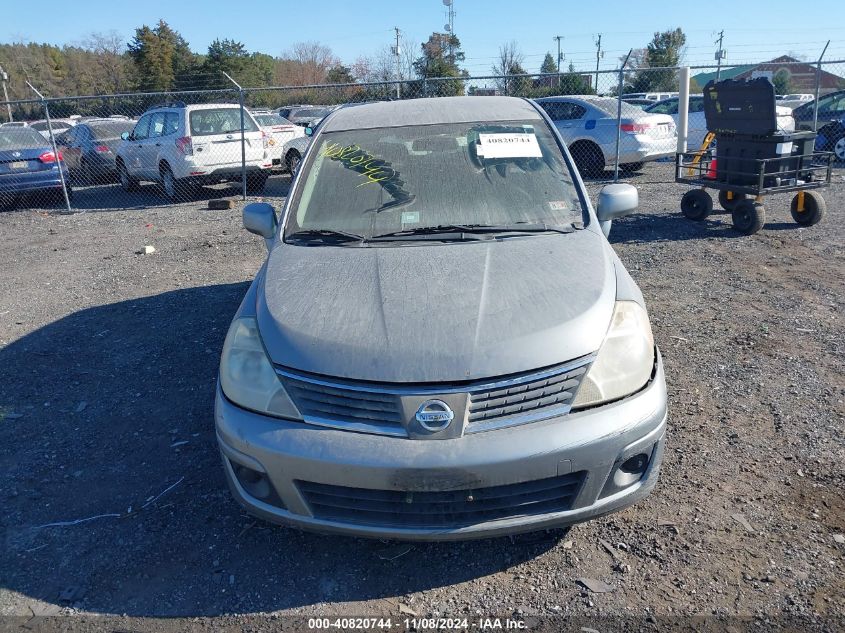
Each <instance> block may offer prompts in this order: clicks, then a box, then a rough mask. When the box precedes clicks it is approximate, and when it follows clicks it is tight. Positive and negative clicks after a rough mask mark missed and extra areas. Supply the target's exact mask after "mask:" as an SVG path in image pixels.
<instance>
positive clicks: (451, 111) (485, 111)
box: [323, 96, 542, 132]
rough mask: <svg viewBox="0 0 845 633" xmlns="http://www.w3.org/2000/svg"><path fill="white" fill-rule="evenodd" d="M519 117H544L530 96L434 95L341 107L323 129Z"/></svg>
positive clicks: (326, 130) (539, 118)
mask: <svg viewBox="0 0 845 633" xmlns="http://www.w3.org/2000/svg"><path fill="white" fill-rule="evenodd" d="M517 119H537V120H542V117H541V115H540V113H539V112H537V110H536V109H535V108H534V106H533V105H532V104H531V103H530V102H529V101H528V100H527V99H520V98H517V97H480V96H476V97H432V98H425V99H406V100H403V101H378V102H375V103H366V104H362V105H354V106H346V107H343V108H339V109H337V110H335V111H334V112H333V113H332V114H330V115H329V116H328V117H327V118H326V120H325V122H324V123H323V131H324V132H336V131H340V130H363V129H368V128H383V127H400V126H404V125H434V124H437V123H474V122H478V121H512V120H517Z"/></svg>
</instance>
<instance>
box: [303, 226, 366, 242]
mask: <svg viewBox="0 0 845 633" xmlns="http://www.w3.org/2000/svg"><path fill="white" fill-rule="evenodd" d="M286 238H287V239H288V240H294V241H301V242H322V243H323V244H342V243H344V242H363V241H364V238H363V237H362V236H360V235H357V234H355V233H347V232H346V231H337V230H335V229H303V230H301V231H295V232H294V233H291V234H290V235H287V236H286Z"/></svg>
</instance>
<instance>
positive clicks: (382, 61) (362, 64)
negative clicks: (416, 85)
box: [352, 40, 420, 82]
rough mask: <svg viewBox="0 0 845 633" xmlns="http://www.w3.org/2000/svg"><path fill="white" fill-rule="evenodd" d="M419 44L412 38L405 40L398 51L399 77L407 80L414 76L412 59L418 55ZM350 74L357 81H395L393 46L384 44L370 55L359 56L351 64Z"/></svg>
mask: <svg viewBox="0 0 845 633" xmlns="http://www.w3.org/2000/svg"><path fill="white" fill-rule="evenodd" d="M419 50H420V45H419V44H418V43H417V42H415V41H413V40H405V41H403V42H402V43H401V45H400V51H399V77H400V79H401V80H402V81H409V80H411V79H414V78H415V77H416V71H415V70H414V61H415V60H416V58H417V57H418V52H419ZM352 74H353V75H354V76H355V77H356V79H358V81H363V82H371V81H396V55H394V53H393V47H392V46H388V45H385V46H383V47H382V48H381V49H379V51H378V52H377V53H376V54H375V55H373V56H372V57H359V58H358V59H357V60H356V61H355V63H354V64H353V65H352Z"/></svg>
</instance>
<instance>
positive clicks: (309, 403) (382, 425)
mask: <svg viewBox="0 0 845 633" xmlns="http://www.w3.org/2000/svg"><path fill="white" fill-rule="evenodd" d="M282 380H283V383H284V385H285V389H286V390H287V392H288V394H289V395H290V397H291V398H293V401H294V403H295V404H296V406H297V408H298V409H299V412H300V413H301V414H302V415H303V416H305V417H306V419H308V420H309V421H311V422H318V423H319V422H321V421H322V422H325V423H329V424H331V423H335V424H342V425H347V426H349V427H350V428H353V429H358V430H371V431H373V432H384V433H387V434H391V433H390V432H391V430H393V431H394V433H393V434H396V435H405V427H404V426H402V413H401V408H400V404H399V399H398V398H397V396H396V395H394V394H390V393H383V392H378V391H370V390H367V391H361V390H357V389H350V388H348V387H344V386H342V385H337V384H334V385H328V384H322V383H317V382H311V381H307V380H301V379H298V378H295V377H293V376H292V375H290V374H288V375H285V376H284V377H283V379H282Z"/></svg>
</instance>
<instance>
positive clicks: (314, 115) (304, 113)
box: [290, 108, 329, 119]
mask: <svg viewBox="0 0 845 633" xmlns="http://www.w3.org/2000/svg"><path fill="white" fill-rule="evenodd" d="M328 113H329V111H328V109H326V108H302V109H300V110H294V111H293V112H291V113H290V118H297V119H322V118H323V117H324V116H326V115H327V114H328Z"/></svg>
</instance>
